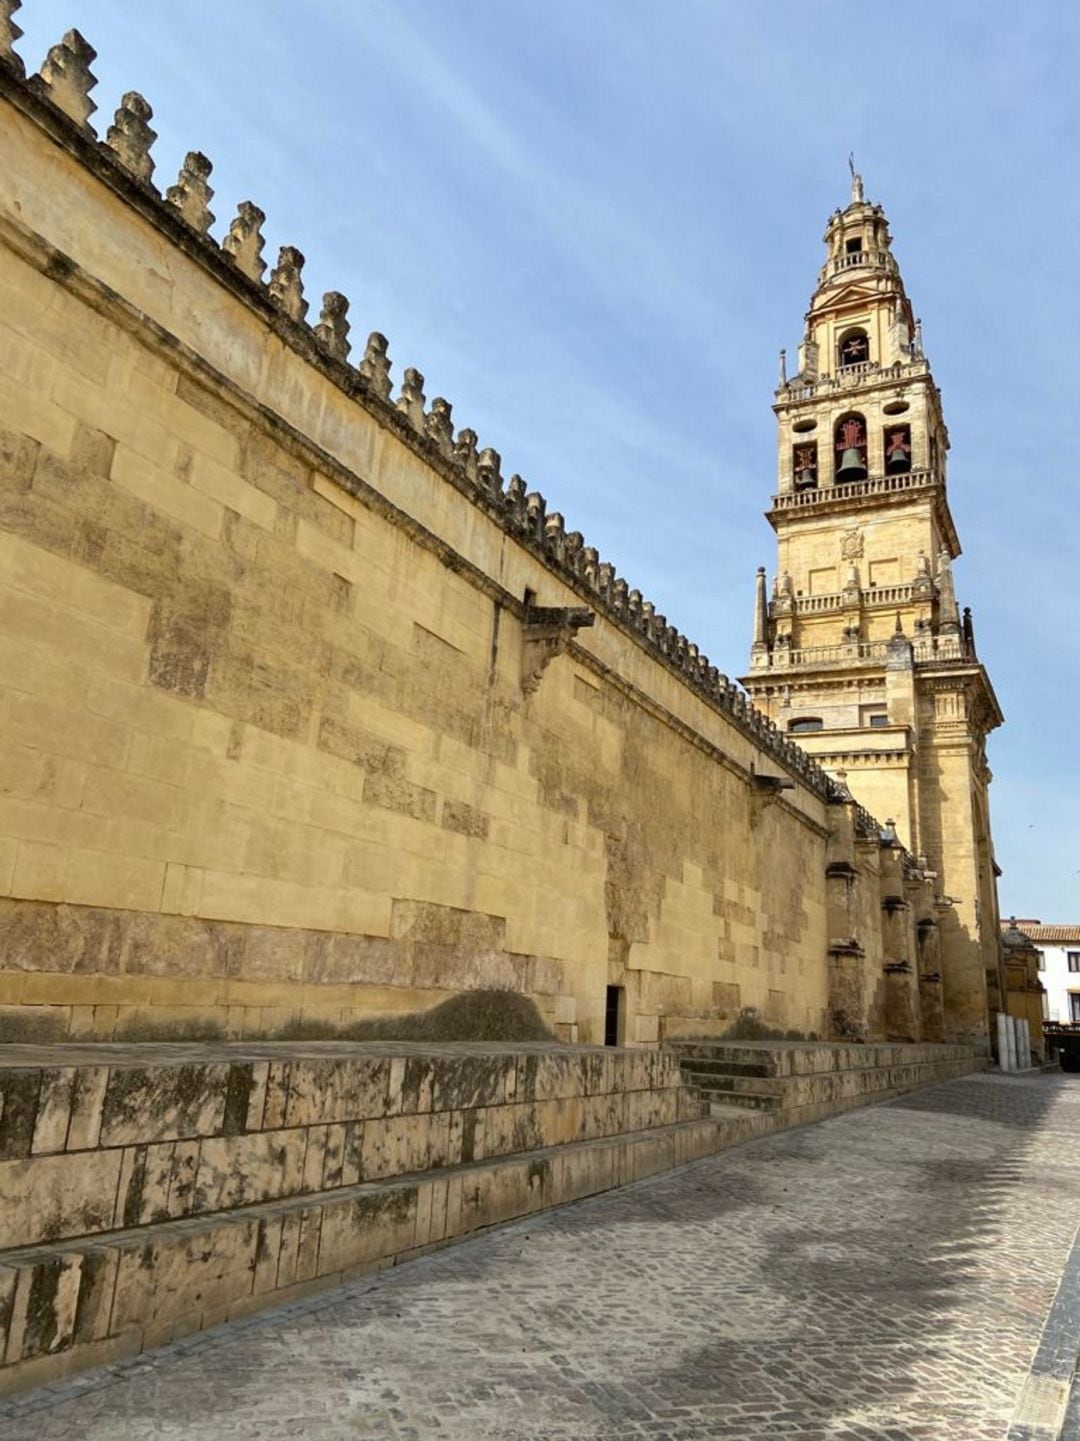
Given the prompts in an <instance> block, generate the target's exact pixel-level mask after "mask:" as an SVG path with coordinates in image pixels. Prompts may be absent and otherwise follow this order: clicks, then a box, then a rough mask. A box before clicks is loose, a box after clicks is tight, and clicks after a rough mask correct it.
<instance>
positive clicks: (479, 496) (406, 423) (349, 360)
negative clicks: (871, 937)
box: [0, 0, 836, 800]
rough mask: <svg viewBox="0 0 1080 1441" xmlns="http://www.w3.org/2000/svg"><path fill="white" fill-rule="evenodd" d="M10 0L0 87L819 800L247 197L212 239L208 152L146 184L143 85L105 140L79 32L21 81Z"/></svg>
mask: <svg viewBox="0 0 1080 1441" xmlns="http://www.w3.org/2000/svg"><path fill="white" fill-rule="evenodd" d="M19 4H20V0H0V90H2V91H4V92H5V93H7V94H8V95H9V96H11V97H12V98H13V99H14V100H15V101H16V103H17V104H19V105H20V108H21V109H22V110H23V111H24V113H26V114H27V115H29V116H31V117H32V118H34V119H35V120H37V121H38V123H41V124H43V125H45V126H46V127H47V128H49V129H50V131H51V132H53V133H55V134H57V135H58V136H60V137H62V139H63V142H64V143H65V145H66V146H67V147H68V148H69V150H70V151H71V152H72V153H73V154H75V155H77V156H79V157H80V158H81V159H82V160H83V161H84V163H85V164H86V165H87V166H88V167H89V168H91V169H92V170H93V171H94V173H95V174H96V175H97V176H98V177H99V178H100V179H101V180H103V181H104V183H106V184H108V185H109V186H110V187H111V188H112V189H113V190H114V191H116V192H118V193H119V194H121V195H122V196H123V197H124V198H125V199H126V200H127V201H128V202H129V203H131V204H132V205H134V206H135V207H136V208H137V209H138V210H139V211H140V213H141V214H143V215H144V216H146V217H147V218H148V219H150V220H151V221H152V222H153V223H154V224H155V225H157V226H158V228H159V229H161V230H163V231H164V232H165V233H167V234H169V235H170V236H171V237H173V238H174V239H175V240H176V241H177V242H178V243H180V244H182V245H183V247H184V249H185V251H186V253H188V254H189V255H191V256H193V257H195V258H196V259H198V260H199V261H200V262H201V263H202V264H204V265H205V266H206V267H207V268H208V269H210V270H211V271H212V272H213V273H214V274H215V276H216V277H217V278H218V279H219V280H220V281H221V282H222V283H223V284H227V285H229V286H231V288H232V289H233V291H234V293H236V294H237V295H239V296H240V298H241V299H242V300H243V301H244V303H246V304H247V305H249V306H251V307H253V308H255V309H257V310H258V311H259V312H260V313H261V315H262V317H263V318H264V320H265V321H266V323H267V324H268V325H270V326H272V327H273V329H274V330H275V332H276V333H277V334H278V335H280V336H281V338H282V339H283V340H284V341H285V343H287V344H289V345H290V346H291V347H292V348H293V349H294V350H295V351H297V352H298V353H299V354H300V355H302V356H303V357H304V359H305V360H307V361H308V362H309V363H311V364H313V365H316V366H318V367H319V368H320V370H321V371H322V372H323V374H324V375H325V376H326V377H327V378H328V379H329V380H330V381H331V382H333V383H334V384H336V385H337V386H339V388H341V389H342V390H344V391H345V392H346V393H347V394H348V395H349V396H350V398H351V399H352V400H353V401H354V402H355V403H356V404H357V405H360V406H362V407H364V408H365V409H366V410H367V411H368V412H370V413H371V414H373V415H374V416H375V417H376V418H377V419H378V420H379V422H380V423H381V424H383V425H384V426H386V427H387V428H389V429H391V430H392V431H393V432H394V433H395V435H396V436H397V437H398V438H399V439H400V440H401V441H402V442H403V443H404V444H406V445H408V446H410V447H411V448H412V449H413V450H414V451H416V452H417V453H418V454H420V455H422V456H423V458H424V459H425V461H426V462H427V463H428V464H429V465H430V466H431V467H432V468H433V469H434V470H435V471H437V472H438V473H439V474H440V475H441V476H442V477H443V478H444V479H445V480H446V481H447V482H448V483H450V484H452V485H454V486H455V487H456V488H457V489H459V490H460V491H462V492H463V493H465V494H467V495H468V496H469V498H470V499H471V501H472V502H473V503H474V504H475V505H476V506H478V507H479V508H481V509H482V510H483V511H484V512H485V513H487V514H488V515H489V516H491V517H492V518H494V519H495V520H496V522H497V523H498V524H499V525H500V526H501V527H502V528H503V529H504V530H505V531H506V532H507V533H508V534H510V535H512V536H513V537H514V538H515V539H516V540H517V541H519V542H520V543H521V544H522V545H523V546H525V547H526V548H527V549H529V550H530V551H531V552H533V553H534V554H535V555H536V556H537V557H538V558H539V559H540V560H541V561H542V562H543V564H544V565H545V566H546V567H547V568H548V569H549V570H550V571H551V572H552V573H554V574H556V575H557V576H558V577H559V579H560V580H562V581H563V583H564V584H566V585H567V586H568V587H569V588H570V589H571V590H573V591H575V592H577V594H578V595H580V596H581V597H582V600H583V602H584V603H585V604H586V605H587V607H588V609H589V611H590V612H596V613H598V614H602V615H603V616H604V617H605V618H606V619H607V620H608V621H609V622H611V623H613V624H615V625H617V626H618V627H619V628H621V629H622V630H624V631H626V632H628V633H630V634H631V635H633V636H634V638H635V639H636V641H637V643H638V644H640V645H641V646H643V647H644V648H645V649H646V650H647V651H649V652H650V653H651V655H652V656H653V658H654V659H656V660H658V661H660V662H661V663H662V664H663V665H664V666H665V667H666V668H667V669H668V670H670V671H672V672H673V673H674V674H675V675H677V676H678V677H679V679H680V680H681V682H682V683H683V684H684V685H686V686H687V687H689V688H690V689H691V690H692V691H694V692H695V693H696V694H697V695H698V696H699V697H700V698H701V699H702V700H703V701H704V702H705V703H706V704H708V705H709V706H711V707H713V708H714V709H716V710H718V711H720V712H722V713H723V714H724V715H725V716H726V717H727V718H728V720H729V721H730V722H732V723H733V724H734V725H735V726H736V728H737V729H738V730H739V731H740V732H742V733H743V735H745V736H746V737H747V738H748V739H749V740H751V741H752V742H753V744H754V745H755V746H756V747H758V748H759V749H760V750H761V751H763V752H765V753H766V754H767V755H769V756H770V757H771V758H773V759H774V760H775V761H776V762H777V763H778V764H779V765H780V766H782V767H783V768H784V769H785V770H786V771H787V772H788V773H789V774H790V775H791V776H793V777H795V778H797V779H798V780H799V781H800V782H801V783H802V784H803V785H805V786H806V787H807V789H808V790H810V791H811V792H812V793H814V794H815V795H817V796H819V797H820V798H822V799H825V800H829V799H831V798H833V796H834V794H835V790H836V786H835V783H834V782H833V781H831V780H830V778H829V776H828V775H827V774H826V772H825V771H824V770H823V769H822V768H821V766H820V765H818V763H817V762H816V761H815V760H813V759H812V758H811V757H810V756H808V755H807V754H806V753H805V752H804V751H803V750H802V749H801V748H800V747H799V746H798V745H796V744H795V742H794V741H792V740H791V739H789V738H788V737H787V736H785V735H784V734H783V733H782V732H781V731H780V729H779V728H778V727H777V725H776V724H775V723H774V722H773V721H772V720H770V719H769V718H768V717H767V716H766V715H764V714H763V713H762V712H761V711H759V710H758V709H756V708H755V706H754V705H753V704H752V703H751V702H750V700H749V698H748V696H747V695H746V693H745V691H743V690H742V689H741V688H740V687H739V686H738V685H737V684H736V683H735V682H733V681H732V680H730V679H729V678H728V676H727V675H725V674H724V673H723V672H721V671H720V670H719V669H718V668H717V667H716V666H715V665H713V664H712V663H711V662H710V661H709V659H708V657H707V656H706V655H704V654H703V653H702V652H701V650H700V649H699V647H698V646H697V645H696V644H695V643H694V642H693V641H691V640H689V639H688V638H687V637H686V636H685V635H683V634H682V632H681V631H679V630H678V628H677V627H676V626H674V625H672V624H669V622H668V620H667V618H666V617H665V616H663V615H660V614H659V613H658V612H657V610H656V607H655V606H654V605H653V604H652V603H651V602H650V601H648V600H646V599H644V597H643V596H642V593H641V592H640V591H639V590H638V589H636V588H634V587H632V586H631V585H630V583H629V582H628V581H627V580H625V579H624V578H623V577H622V576H620V575H618V574H617V572H616V570H615V567H614V566H613V565H612V564H611V563H610V562H607V561H604V560H602V559H601V556H600V554H599V552H598V551H597V550H596V549H595V548H594V547H592V546H589V545H586V544H585V541H584V537H583V536H582V535H581V534H580V532H578V531H574V530H567V528H566V525H565V521H564V518H563V516H562V514H561V513H560V512H558V511H555V510H550V509H549V507H548V502H547V500H546V498H545V497H544V496H543V495H542V494H541V493H540V492H539V491H537V490H533V489H530V488H529V486H528V485H527V483H526V482H525V481H524V480H523V479H522V478H521V476H519V475H517V474H512V475H511V476H510V477H509V479H508V480H506V479H504V475H503V463H502V458H501V456H500V455H499V453H498V452H497V451H496V450H494V449H493V448H491V447H483V446H481V445H480V442H479V440H478V437H477V434H476V432H475V431H474V430H472V429H470V428H469V427H467V426H465V427H461V428H455V426H454V423H453V409H452V406H451V404H450V402H449V401H448V400H446V399H444V398H443V397H441V396H439V397H436V398H434V399H433V400H431V401H430V403H429V402H428V400H427V397H426V395H425V391H424V377H423V375H422V374H421V372H420V371H419V370H417V369H415V368H413V367H408V368H406V369H405V370H404V372H403V373H402V378H401V383H400V387H399V389H398V393H397V395H396V396H395V395H394V384H393V380H392V377H391V362H390V358H389V347H388V342H387V340H386V337H385V336H383V335H381V334H380V333H379V332H377V331H376V332H372V333H371V334H370V335H369V336H368V338H367V341H366V344H365V346H364V349H363V351H362V353H361V355H360V356H359V359H358V360H357V361H356V362H355V363H354V360H353V354H354V348H353V343H352V340H351V338H350V330H351V326H350V321H349V319H348V315H349V301H348V299H347V298H346V297H345V296H344V295H343V294H341V293H339V292H337V291H331V292H328V293H327V294H326V295H324V296H323V298H322V302H321V304H320V306H319V308H318V317H317V319H314V320H309V304H308V301H307V299H306V298H305V295H304V286H303V277H302V272H303V267H304V256H303V254H302V253H301V251H300V250H298V249H297V248H295V247H293V246H284V247H282V248H281V249H280V251H279V253H278V257H277V261H276V263H275V264H274V265H273V266H272V267H270V269H269V273H268V274H267V264H266V261H265V260H264V259H263V248H264V243H265V242H264V237H263V225H264V223H265V219H266V217H265V214H264V212H263V211H262V210H261V209H260V208H259V207H258V206H257V205H256V204H255V203H254V202H253V201H250V200H249V201H244V202H242V203H241V204H240V206H239V208H238V210H237V213H236V215H235V216H234V217H233V218H232V219H231V220H230V221H229V222H228V225H227V229H226V231H225V234H224V236H223V238H222V239H221V240H220V241H219V240H218V239H217V238H215V236H214V235H213V234H212V233H211V232H212V227H213V226H214V224H215V216H214V213H213V211H212V210H211V208H210V206H211V201H212V200H213V194H214V192H213V189H212V187H211V185H210V176H211V174H212V171H213V166H212V164H211V161H210V160H209V159H208V158H207V157H206V156H205V155H203V154H202V153H201V152H199V151H191V152H189V153H188V154H187V156H186V157H185V159H184V162H183V164H182V166H181V169H180V173H179V175H178V176H177V178H176V181H175V183H173V184H171V185H169V186H167V187H166V188H165V189H164V193H163V192H162V190H160V189H159V188H158V187H157V186H156V185H155V183H154V173H155V165H154V159H153V155H152V150H153V146H154V142H155V140H156V138H157V136H156V132H155V131H154V130H153V129H152V128H151V124H150V122H151V120H152V118H153V110H152V108H151V106H150V105H149V103H148V102H147V101H146V100H145V99H144V98H143V97H142V96H141V95H139V94H138V93H137V92H135V91H130V92H128V93H127V94H125V95H124V96H123V98H122V99H121V101H120V104H119V106H118V107H117V109H116V112H115V115H114V118H113V121H112V123H111V124H110V125H109V126H107V127H106V135H105V139H104V140H99V139H98V138H97V134H96V132H95V130H94V127H93V125H92V124H91V116H92V115H93V114H94V112H95V110H96V109H97V106H96V105H95V103H94V102H93V100H92V99H91V98H90V92H91V91H92V90H93V89H94V88H95V86H96V85H97V80H96V78H95V76H94V74H93V71H92V69H91V66H92V64H93V61H94V58H95V51H94V50H93V48H92V46H90V45H89V44H88V42H87V41H86V40H85V39H84V38H83V37H82V36H81V35H80V34H79V32H78V31H76V30H72V31H69V32H68V33H67V34H66V35H65V36H64V38H63V40H62V41H61V42H60V44H58V45H56V46H54V47H53V48H52V49H51V50H50V51H49V53H48V56H47V58H46V60H45V62H44V64H43V65H42V68H41V71H40V73H39V74H37V75H35V76H32V77H30V78H29V79H27V78H26V76H25V70H24V66H23V63H22V61H21V60H20V58H19V57H18V55H17V54H16V52H15V49H14V44H15V41H16V40H17V39H18V37H19V35H20V33H21V32H20V30H19V28H18V26H17V25H16V24H15V23H14V20H13V18H12V17H13V15H14V13H15V11H17V10H18V9H19Z"/></svg>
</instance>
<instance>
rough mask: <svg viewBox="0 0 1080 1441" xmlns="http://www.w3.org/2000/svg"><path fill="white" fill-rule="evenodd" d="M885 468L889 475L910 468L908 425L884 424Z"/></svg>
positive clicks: (909, 427)
mask: <svg viewBox="0 0 1080 1441" xmlns="http://www.w3.org/2000/svg"><path fill="white" fill-rule="evenodd" d="M885 469H886V471H887V472H888V473H889V475H901V474H903V472H904V471H907V470H910V469H911V426H910V425H889V426H886V428H885Z"/></svg>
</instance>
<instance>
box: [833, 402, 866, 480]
mask: <svg viewBox="0 0 1080 1441" xmlns="http://www.w3.org/2000/svg"><path fill="white" fill-rule="evenodd" d="M834 449H835V452H836V479H837V483H838V484H840V485H846V484H848V483H849V482H851V481H854V480H865V479H866V476H867V468H866V421H865V420H864V419H863V417H862V416H861V415H858V414H855V413H852V414H851V415H842V416H841V417H840V419H839V420H838V421H837V422H836V430H835V432H834Z"/></svg>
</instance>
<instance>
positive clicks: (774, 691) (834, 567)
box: [744, 167, 1002, 1040]
mask: <svg viewBox="0 0 1080 1441" xmlns="http://www.w3.org/2000/svg"><path fill="white" fill-rule="evenodd" d="M825 246H826V257H825V264H824V266H823V267H822V270H821V272H820V275H819V277H818V284H817V288H816V290H815V291H814V294H813V297H812V299H811V302H810V309H809V311H808V312H807V315H806V327H805V331H804V335H803V340H802V344H801V345H800V346H799V358H798V370H797V373H796V374H794V375H792V376H789V375H788V374H787V370H786V364H785V356H784V352H783V351H781V362H780V383H779V386H778V388H777V390H776V395H775V400H774V404H773V410H774V411H775V413H776V418H777V431H778V445H779V466H778V476H777V490H776V494H775V495H774V496H773V497H772V505H771V507H770V509H769V510H768V511H767V513H766V514H767V518H768V520H769V522H770V524H771V525H772V527H773V529H774V530H775V532H776V539H777V562H776V573H775V578H774V580H773V583H772V588H771V597H770V595H769V588H768V585H767V580H766V577H765V574H764V572H763V571H759V573H758V577H757V586H756V594H755V613H754V632H753V643H752V646H751V657H750V673H749V675H747V676H745V677H744V684H745V686H746V688H747V690H748V691H749V693H750V696H751V698H752V699H753V701H754V704H755V705H757V706H758V707H759V708H760V709H762V710H764V711H765V712H766V713H767V714H768V715H769V717H770V718H771V719H772V720H773V721H775V722H776V724H777V725H778V726H779V727H780V729H781V730H783V731H785V732H789V733H791V734H792V736H793V737H794V738H795V739H797V740H798V742H799V744H800V745H801V746H802V747H803V749H804V750H806V751H808V752H809V753H810V754H811V755H813V756H814V757H815V758H816V759H817V760H818V761H819V762H820V763H821V764H822V765H823V766H824V767H825V768H826V769H828V770H831V771H833V772H834V773H835V772H840V771H843V772H845V773H846V781H847V785H848V786H849V788H850V790H851V792H852V794H853V795H854V797H855V799H856V800H857V801H858V802H860V803H861V804H862V805H864V806H865V807H866V808H867V809H868V810H869V811H871V812H872V813H873V814H874V815H877V816H881V817H889V818H890V819H891V820H892V821H893V822H894V824H895V826H896V831H897V834H898V836H899V839H900V840H901V841H902V842H903V844H904V845H905V846H906V847H907V848H908V849H909V851H911V853H912V854H913V855H915V856H917V857H920V858H923V859H924V861H925V865H926V868H927V869H929V870H930V871H932V872H934V873H936V877H937V882H936V889H937V892H938V903H937V907H936V931H937V933H936V934H935V935H934V936H933V937H927V940H928V942H929V941H932V943H933V947H934V955H935V957H936V956H937V955H938V954H940V962H937V961H936V960H935V963H934V964H935V965H937V966H938V967H939V970H938V972H928V973H927V979H929V978H930V977H931V976H932V975H934V974H937V975H938V979H939V981H940V984H941V986H942V990H943V999H944V1012H945V1018H946V1028H947V1034H948V1036H949V1038H950V1039H956V1040H969V1039H981V1038H984V1037H985V1036H986V1035H987V1032H988V1024H989V1014H988V1013H989V1009H990V1007H991V1006H993V1005H996V1002H997V997H998V995H999V994H1000V959H999V955H1000V952H999V945H998V908H997V886H996V875H997V873H998V872H997V867H996V865H995V863H994V857H993V846H992V842H991V837H990V814H989V803H988V787H989V783H990V771H989V769H988V767H987V763H986V749H985V742H986V737H987V734H988V733H989V732H990V731H991V730H993V729H994V728H995V727H996V726H998V725H1000V724H1001V721H1002V715H1001V710H1000V708H999V706H998V703H997V699H996V697H995V695H994V691H993V687H992V686H991V684H990V679H989V677H988V675H987V673H986V670H985V668H984V666H983V665H982V663H981V662H980V661H979V659H978V656H977V654H976V650H975V636H974V628H973V625H972V621H971V612H970V610H966V609H965V610H964V612H963V615H961V613H960V610H959V608H958V606H957V600H956V591H955V587H954V581H953V562H954V561H955V560H956V558H957V557H958V556H959V554H960V542H959V539H958V537H957V534H956V527H955V525H954V523H953V518H952V515H951V513H950V510H949V501H948V493H947V485H946V456H947V453H948V449H949V434H948V431H947V429H946V427H945V421H944V419H943V417H942V411H941V394H940V392H939V390H938V388H937V386H936V385H935V384H934V380H933V376H932V374H931V370H930V363H929V361H928V360H927V358H926V356H925V354H924V352H923V343H922V327H921V323H920V322H919V321H918V320H917V319H916V318H915V314H914V312H913V310H912V306H911V302H910V300H909V299H908V296H907V293H906V291H905V289H904V282H903V279H902V278H901V275H900V270H899V267H898V266H897V263H896V259H895V257H894V256H893V253H892V240H891V237H890V235H889V227H888V222H887V220H886V218H885V213H884V211H883V210H882V208H881V206H880V205H872V204H870V203H869V202H868V201H867V200H866V199H865V198H864V195H863V185H862V179H861V177H860V176H859V175H857V174H856V173H855V170H854V167H852V186H851V201H850V203H849V205H848V206H847V208H846V209H845V210H842V211H841V210H837V211H836V212H835V213H834V214H833V215H832V216H831V217H830V219H829V222H828V225H827V227H826V230H825Z"/></svg>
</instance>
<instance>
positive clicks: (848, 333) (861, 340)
mask: <svg viewBox="0 0 1080 1441" xmlns="http://www.w3.org/2000/svg"><path fill="white" fill-rule="evenodd" d="M869 359H870V337H869V336H868V335H867V333H866V331H865V330H863V329H862V327H861V326H858V325H856V326H853V327H852V328H851V329H850V330H845V331H844V332H843V334H842V335H841V336H840V339H839V340H838V341H837V342H836V363H837V365H838V366H839V367H840V369H841V370H846V369H847V367H848V366H849V365H865V364H866V363H867V361H868V360H869Z"/></svg>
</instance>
